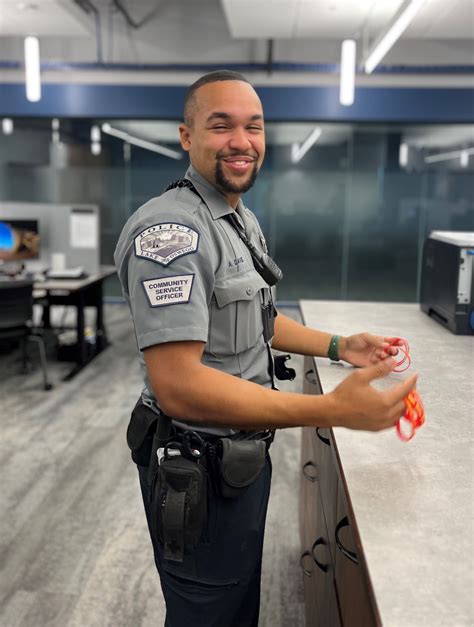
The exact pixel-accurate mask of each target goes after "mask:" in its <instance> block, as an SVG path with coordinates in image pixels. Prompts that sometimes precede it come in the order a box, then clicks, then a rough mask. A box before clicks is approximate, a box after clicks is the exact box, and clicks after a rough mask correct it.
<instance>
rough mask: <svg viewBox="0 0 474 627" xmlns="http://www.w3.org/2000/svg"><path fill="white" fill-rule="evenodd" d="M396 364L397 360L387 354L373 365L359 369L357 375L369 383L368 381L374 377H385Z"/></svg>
mask: <svg viewBox="0 0 474 627" xmlns="http://www.w3.org/2000/svg"><path fill="white" fill-rule="evenodd" d="M396 365H397V362H396V361H395V360H394V359H392V358H391V357H388V356H387V359H384V360H380V361H378V362H377V363H375V364H374V365H373V366H367V368H362V369H361V370H360V374H359V377H360V378H362V380H364V381H366V382H367V383H370V381H373V380H374V379H381V378H382V377H386V376H387V375H388V374H390V373H391V372H392V370H393V369H394V368H395V367H396Z"/></svg>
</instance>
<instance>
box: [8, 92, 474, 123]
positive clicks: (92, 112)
mask: <svg viewBox="0 0 474 627" xmlns="http://www.w3.org/2000/svg"><path fill="white" fill-rule="evenodd" d="M185 89H186V87H185V86H163V85H160V86H158V85H102V84H93V85H86V84H82V83H73V84H43V86H42V98H41V100H40V101H39V102H36V103H33V102H28V101H27V100H26V96H25V87H24V85H22V84H18V83H4V84H0V116H11V117H20V116H22V117H26V116H27V117H77V118H108V119H113V118H133V119H157V118H164V119H177V118H178V119H179V118H180V117H181V111H182V105H183V97H184V93H185ZM257 91H258V93H259V94H260V96H261V98H262V102H263V105H264V109H265V114H266V119H267V120H289V121H296V120H308V121H321V122H337V121H347V122H349V121H354V122H404V123H409V122H443V123H448V122H452V123H462V122H463V123H470V122H474V90H472V89H467V88H454V89H445V88H443V89H435V88H405V87H404V88H393V87H390V88H387V87H383V88H381V87H358V88H357V89H356V97H355V102H354V104H353V105H352V106H351V107H343V106H341V105H340V104H339V88H338V87H333V86H331V87H295V86H288V87H259V88H257Z"/></svg>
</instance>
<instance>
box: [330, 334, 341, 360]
mask: <svg viewBox="0 0 474 627" xmlns="http://www.w3.org/2000/svg"><path fill="white" fill-rule="evenodd" d="M340 341H341V336H340V335H333V336H332V338H331V341H330V342H329V348H328V357H329V359H331V360H332V361H339V342H340Z"/></svg>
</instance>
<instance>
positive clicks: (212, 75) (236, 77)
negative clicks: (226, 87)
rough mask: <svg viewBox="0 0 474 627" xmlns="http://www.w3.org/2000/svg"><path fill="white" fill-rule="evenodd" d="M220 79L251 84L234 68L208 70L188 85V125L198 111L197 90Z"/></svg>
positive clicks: (186, 111) (186, 119)
mask: <svg viewBox="0 0 474 627" xmlns="http://www.w3.org/2000/svg"><path fill="white" fill-rule="evenodd" d="M218 81H242V82H243V83H248V84H249V85H251V83H250V81H249V80H248V79H246V78H245V76H244V75H243V74H240V72H234V71H233V70H216V71H214V72H208V73H207V74H204V76H201V78H198V79H197V81H195V82H194V83H193V84H192V85H190V86H189V87H188V90H187V92H186V95H185V97H184V123H185V124H187V126H192V124H193V117H194V113H195V111H196V98H195V95H194V94H195V93H196V91H197V90H198V89H199V88H200V87H202V86H203V85H207V84H208V83H217V82H218Z"/></svg>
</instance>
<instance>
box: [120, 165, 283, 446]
mask: <svg viewBox="0 0 474 627" xmlns="http://www.w3.org/2000/svg"><path fill="white" fill-rule="evenodd" d="M186 178H188V179H189V180H190V181H191V182H192V183H193V184H194V186H195V187H196V189H197V191H198V192H199V193H200V194H201V196H202V198H203V199H204V200H205V203H204V202H203V201H202V199H201V198H200V197H199V196H198V195H197V194H195V193H194V192H193V191H191V190H189V189H187V188H175V189H172V190H170V191H168V192H165V193H164V194H162V195H161V196H159V197H158V198H153V199H151V200H150V201H149V202H147V203H146V204H144V205H143V206H142V207H140V208H139V209H138V210H137V211H136V212H135V213H134V214H133V215H132V216H131V217H130V218H129V220H128V221H127V223H126V224H125V226H124V228H123V230H122V233H121V235H120V238H119V241H118V243H117V248H116V250H115V255H114V258H115V263H116V266H117V272H118V275H119V278H120V281H121V284H122V289H123V295H124V297H125V299H126V301H127V303H128V305H129V307H130V311H131V313H132V318H133V323H134V328H135V335H136V339H137V344H138V348H139V349H140V351H143V349H144V348H147V347H148V346H153V345H155V344H161V343H165V342H175V341H185V340H199V341H201V342H205V348H204V353H203V358H202V363H204V364H205V365H206V366H210V367H212V368H216V369H217V370H221V371H222V372H226V373H228V374H231V375H234V376H236V377H241V378H242V379H247V380H248V381H253V382H254V383H258V384H260V385H264V386H267V387H271V376H270V374H269V351H268V350H267V347H266V345H265V342H264V339H263V321H262V312H261V306H262V304H266V303H268V301H269V299H270V298H272V290H270V288H269V286H268V284H267V283H266V282H265V281H264V279H263V278H262V277H261V276H260V275H259V274H258V272H257V271H256V270H255V268H254V265H253V262H252V257H251V255H250V252H249V250H248V248H247V246H246V245H245V244H244V242H243V241H242V240H241V238H240V237H239V235H238V233H237V232H236V230H235V229H234V228H233V226H232V225H231V224H229V222H228V221H227V220H226V219H225V218H224V216H226V215H228V214H230V213H232V211H233V209H232V208H231V207H230V206H229V205H228V204H227V201H226V199H225V198H224V196H223V195H222V194H221V193H219V192H218V191H217V190H216V189H215V188H214V187H212V185H210V184H209V183H208V182H207V181H206V180H205V179H204V178H203V177H202V176H201V175H200V174H199V173H198V172H197V171H196V170H195V169H194V168H193V167H192V166H191V167H190V168H189V169H188V171H187V173H186ZM236 215H237V217H238V219H239V220H240V221H241V223H242V225H243V226H244V228H245V231H246V235H247V237H248V238H249V239H250V240H251V242H252V243H253V244H254V246H255V247H256V248H257V249H258V250H260V251H263V252H266V250H267V249H266V244H265V239H264V237H263V234H262V232H261V229H260V226H259V224H258V222H257V219H256V217H255V216H254V214H253V213H252V212H251V211H250V210H249V209H247V208H246V207H245V206H244V205H243V203H242V201H239V203H238V206H237V208H236ZM272 289H273V288H272ZM273 296H274V295H273ZM140 354H141V361H142V367H143V370H144V376H145V388H144V390H143V392H142V398H143V400H144V402H145V403H146V404H147V405H149V406H150V407H153V408H155V409H156V408H157V407H158V408H159V406H160V402H159V399H158V398H155V396H154V394H153V391H152V389H151V386H150V383H149V380H148V376H147V372H146V368H145V364H144V360H143V354H142V353H140ZM162 367H163V368H166V364H162ZM186 383H187V382H186V381H185V380H183V381H182V382H181V390H182V393H183V394H186ZM175 422H177V423H178V424H181V425H184V426H190V427H191V428H193V429H196V427H197V428H198V429H199V430H201V431H204V432H207V433H215V434H221V435H227V434H229V433H232V432H233V431H232V429H230V428H215V427H213V426H210V425H209V426H207V425H204V424H202V423H199V425H196V423H194V424H193V423H185V422H184V421H183V420H177V419H175Z"/></svg>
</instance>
